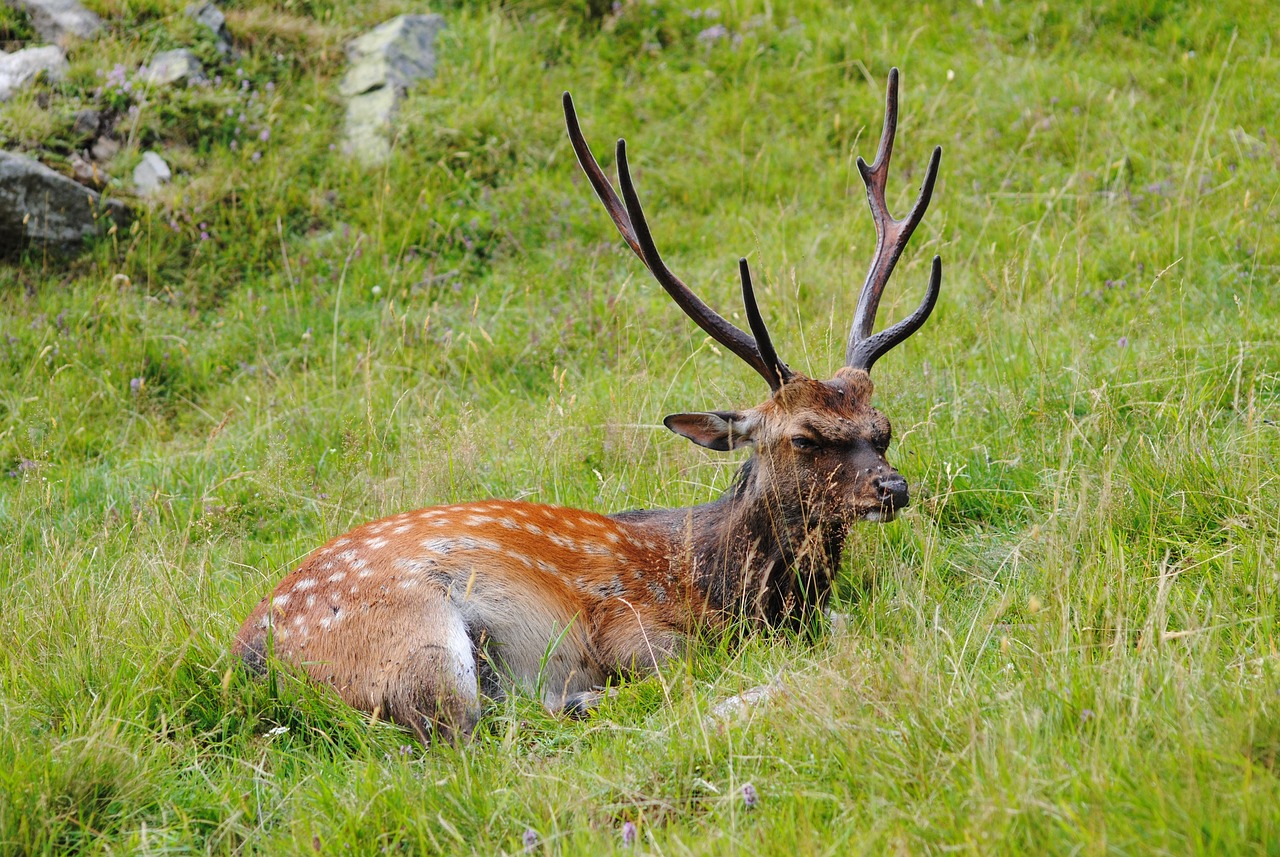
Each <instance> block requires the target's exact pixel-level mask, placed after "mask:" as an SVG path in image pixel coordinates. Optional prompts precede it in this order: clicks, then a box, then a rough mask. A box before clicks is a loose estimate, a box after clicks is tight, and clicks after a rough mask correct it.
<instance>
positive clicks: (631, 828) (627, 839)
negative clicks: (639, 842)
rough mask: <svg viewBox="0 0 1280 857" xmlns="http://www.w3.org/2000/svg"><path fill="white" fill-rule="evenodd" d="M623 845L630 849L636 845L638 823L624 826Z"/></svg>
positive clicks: (631, 822)
mask: <svg viewBox="0 0 1280 857" xmlns="http://www.w3.org/2000/svg"><path fill="white" fill-rule="evenodd" d="M622 844H623V845H626V846H627V847H630V846H632V845H635V844H636V823H635V822H634V821H628V822H626V823H625V824H623V825H622Z"/></svg>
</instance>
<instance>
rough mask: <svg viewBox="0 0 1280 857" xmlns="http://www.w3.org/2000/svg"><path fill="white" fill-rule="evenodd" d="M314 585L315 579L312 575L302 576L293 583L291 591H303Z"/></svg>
mask: <svg viewBox="0 0 1280 857" xmlns="http://www.w3.org/2000/svg"><path fill="white" fill-rule="evenodd" d="M315 585H316V579H315V578H314V577H304V578H302V580H299V581H298V582H297V583H295V584H294V585H293V591H294V592H305V591H306V590H308V589H310V588H311V587H313V586H315Z"/></svg>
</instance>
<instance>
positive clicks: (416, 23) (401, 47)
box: [338, 15, 444, 165]
mask: <svg viewBox="0 0 1280 857" xmlns="http://www.w3.org/2000/svg"><path fill="white" fill-rule="evenodd" d="M443 28H444V18H442V17H441V16H439V15H401V16H399V17H398V18H392V19H391V20H390V21H387V22H386V23H383V24H379V25H378V26H377V27H375V28H373V29H372V30H370V31H369V32H367V33H365V34H364V35H363V36H360V37H359V38H357V39H354V40H352V41H351V42H350V43H348V45H347V59H348V60H349V61H350V66H349V67H348V69H347V73H346V75H345V76H344V77H343V78H342V82H341V83H340V84H339V85H338V92H339V93H340V94H342V95H344V96H346V97H347V98H348V99H350V100H349V101H348V103H347V121H346V129H345V132H344V137H345V139H344V143H343V146H344V148H345V150H346V151H348V152H350V153H351V154H352V155H354V156H355V157H356V158H357V159H358V160H359V161H360V162H361V163H364V164H366V165H372V164H378V163H381V162H382V161H384V160H386V158H387V156H388V155H390V154H391V140H390V135H391V122H392V119H393V118H394V117H395V112H396V108H397V106H398V104H399V101H400V99H401V98H402V97H403V95H404V91H405V90H406V89H408V87H409V85H410V84H412V83H413V82H414V81H416V80H420V79H422V78H424V77H425V78H430V77H435V73H436V53H435V41H436V34H437V33H439V32H440V30H441V29H443Z"/></svg>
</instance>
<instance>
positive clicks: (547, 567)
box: [538, 559, 560, 574]
mask: <svg viewBox="0 0 1280 857" xmlns="http://www.w3.org/2000/svg"><path fill="white" fill-rule="evenodd" d="M538 568H540V569H541V570H542V571H545V572H547V574H559V573H560V568H559V566H557V565H556V564H555V563H553V562H547V561H546V560H545V559H540V560H538Z"/></svg>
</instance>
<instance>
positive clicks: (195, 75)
mask: <svg viewBox="0 0 1280 857" xmlns="http://www.w3.org/2000/svg"><path fill="white" fill-rule="evenodd" d="M140 76H141V78H142V80H143V82H144V83H148V84H150V85H151V86H172V85H173V84H175V83H179V82H181V81H185V82H187V83H203V82H204V80H205V76H204V66H202V65H201V64H200V60H198V59H196V55H195V54H194V53H192V52H191V51H190V50H189V49H188V48H178V49H177V50H173V51H164V52H163V53H158V54H156V55H155V56H154V57H153V58H152V60H151V64H150V65H148V66H147V67H146V69H145V70H144V71H143V72H142V74H141V75H140Z"/></svg>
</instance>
